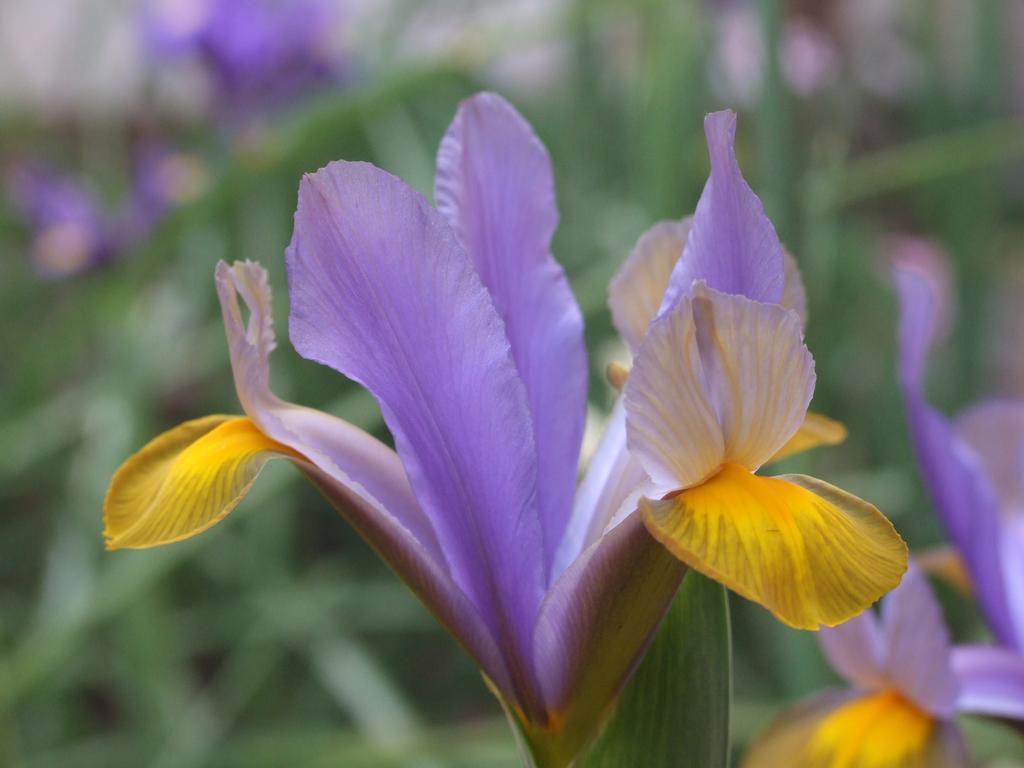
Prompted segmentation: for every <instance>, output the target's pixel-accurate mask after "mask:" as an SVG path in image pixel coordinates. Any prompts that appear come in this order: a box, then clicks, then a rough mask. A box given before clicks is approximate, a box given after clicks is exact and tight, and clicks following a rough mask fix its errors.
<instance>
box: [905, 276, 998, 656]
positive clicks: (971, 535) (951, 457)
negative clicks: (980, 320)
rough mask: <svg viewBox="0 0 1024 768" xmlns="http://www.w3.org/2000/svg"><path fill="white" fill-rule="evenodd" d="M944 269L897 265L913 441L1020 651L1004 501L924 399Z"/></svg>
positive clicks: (950, 525) (952, 530)
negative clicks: (1005, 549)
mask: <svg viewBox="0 0 1024 768" xmlns="http://www.w3.org/2000/svg"><path fill="white" fill-rule="evenodd" d="M937 269H938V266H937V265H936V264H934V263H932V262H925V261H922V260H920V259H916V260H914V261H909V260H904V261H900V262H897V263H896V265H895V266H894V270H893V273H894V278H895V282H896V288H897V292H898V295H899V300H900V329H899V331H900V332H899V341H900V366H899V373H900V384H901V387H902V389H903V399H904V403H905V406H906V409H907V417H908V421H909V424H910V435H911V440H912V442H913V444H914V450H915V452H916V454H917V460H918V465H919V467H920V470H921V476H922V478H923V480H924V484H925V487H926V489H927V491H928V493H929V495H930V496H931V499H932V503H933V504H934V505H935V508H936V510H937V511H938V513H939V517H940V519H941V521H942V523H943V525H944V527H945V528H946V531H947V533H948V534H949V537H950V538H951V539H952V541H953V543H954V545H955V546H956V548H957V550H958V551H959V552H960V554H961V556H962V557H963V559H964V563H965V565H966V566H967V569H968V571H969V573H970V575H971V580H972V581H973V583H974V586H975V590H976V592H977V595H978V600H979V602H980V604H981V606H982V609H983V610H984V613H985V616H986V618H987V619H988V622H989V625H990V627H991V628H992V631H993V632H994V633H995V635H996V637H997V638H998V639H999V641H1000V642H1002V643H1004V644H1006V645H1010V646H1016V644H1017V636H1016V635H1017V633H1016V630H1015V627H1014V624H1013V620H1012V613H1011V611H1010V610H1009V605H1008V599H1007V592H1006V588H1005V584H1004V576H1003V572H1002V568H1001V545H1000V519H999V518H1000V512H999V501H998V498H997V497H996V494H995V492H994V490H993V488H992V484H991V482H990V480H989V479H988V477H987V476H986V473H985V471H984V468H983V467H982V465H981V463H980V461H979V459H978V456H977V454H976V453H975V452H974V451H973V450H971V448H970V447H969V446H968V445H967V444H966V443H964V441H963V440H961V439H960V437H959V436H958V435H957V434H956V432H955V431H954V429H953V428H952V427H951V425H950V423H949V421H948V420H947V419H946V418H945V417H944V416H943V415H942V414H940V413H939V412H938V411H936V410H935V409H934V408H932V407H931V406H930V405H929V404H928V402H927V401H926V400H925V396H924V392H923V376H924V370H925V365H926V362H927V357H928V352H929V349H930V348H931V345H932V343H933V342H934V339H935V335H936V329H937V326H938V323H939V319H940V317H941V316H942V314H943V303H942V298H943V297H942V290H941V286H942V284H943V281H942V279H941V277H940V276H939V275H938V274H936V270H937Z"/></svg>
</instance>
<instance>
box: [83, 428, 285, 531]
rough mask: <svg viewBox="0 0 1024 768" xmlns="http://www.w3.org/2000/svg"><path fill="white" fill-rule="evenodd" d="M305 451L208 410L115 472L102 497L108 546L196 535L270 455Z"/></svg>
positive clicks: (224, 510) (228, 506) (231, 504)
mask: <svg viewBox="0 0 1024 768" xmlns="http://www.w3.org/2000/svg"><path fill="white" fill-rule="evenodd" d="M282 456H284V457H290V458H296V459H301V458H302V457H301V456H300V455H299V454H297V453H296V452H295V451H293V450H291V449H290V448H288V447H286V446H284V445H281V444H280V443H278V442H275V441H274V440H271V439H270V438H269V437H267V436H266V435H264V434H263V433H262V432H260V431H259V429H257V428H256V425H255V424H253V423H252V422H251V421H250V420H249V419H247V418H243V417H239V416H207V417H205V418H201V419H195V420H193V421H187V422H185V423H184V424H180V425H178V426H177V427H175V428H174V429H171V430H169V431H167V432H164V433H163V434H162V435H160V436H159V437H156V438H155V439H153V440H151V441H150V442H149V443H148V444H147V445H146V446H145V447H144V448H143V449H142V450H140V451H139V452H138V453H136V454H135V455H134V456H132V457H131V458H129V459H128V460H127V461H126V462H125V463H124V464H122V465H121V468H120V469H118V471H117V473H116V474H115V475H114V479H113V480H111V482H110V489H109V490H108V491H107V497H106V500H105V501H104V504H103V520H104V531H103V536H104V538H105V539H106V544H107V549H121V548H125V547H127V548H133V549H141V548H146V547H154V546H157V545H160V544H169V543H171V542H174V541H181V540H182V539H187V538H189V537H190V536H194V535H195V534H197V533H200V532H201V531H205V530H206V529H207V528H209V527H211V526H213V525H214V524H216V523H218V522H220V521H221V520H223V519H224V518H225V517H226V516H227V515H228V513H229V512H231V510H232V509H234V508H235V506H236V505H237V504H238V502H239V501H241V500H242V497H244V496H245V494H246V493H248V491H249V488H250V487H251V486H252V484H253V482H254V481H255V480H256V476H257V475H258V474H259V473H260V470H261V469H263V466H264V464H266V463H267V461H269V460H270V459H272V458H275V457H282Z"/></svg>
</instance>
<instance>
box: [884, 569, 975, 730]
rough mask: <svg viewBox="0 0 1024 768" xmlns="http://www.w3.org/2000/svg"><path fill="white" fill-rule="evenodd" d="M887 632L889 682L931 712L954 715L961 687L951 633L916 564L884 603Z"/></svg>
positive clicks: (886, 597)
mask: <svg viewBox="0 0 1024 768" xmlns="http://www.w3.org/2000/svg"><path fill="white" fill-rule="evenodd" d="M882 633H883V635H884V637H885V647H886V668H887V670H888V674H889V677H890V679H892V680H894V681H896V682H897V684H898V687H899V689H900V691H902V692H903V694H904V695H905V696H906V697H907V698H909V699H910V700H911V701H913V702H914V703H916V704H917V705H918V706H919V707H921V708H922V709H924V710H925V711H926V712H931V713H932V714H934V715H937V716H939V717H942V718H949V717H952V716H953V713H954V711H955V706H956V698H957V694H958V692H959V683H958V682H957V679H956V677H955V675H954V674H953V670H952V668H951V667H950V659H949V653H950V641H949V629H948V628H947V627H946V623H945V621H944V620H943V618H942V609H941V608H940V607H939V603H938V601H937V600H936V599H935V595H934V593H933V592H932V590H931V587H930V586H929V585H928V580H927V579H926V578H925V576H924V574H923V573H921V571H920V570H918V568H917V567H915V566H914V565H913V564H911V566H910V568H908V569H907V572H906V574H905V575H904V576H903V581H902V583H901V584H900V585H899V587H897V588H896V589H894V590H893V591H892V592H890V593H889V594H888V595H886V596H885V598H883V600H882Z"/></svg>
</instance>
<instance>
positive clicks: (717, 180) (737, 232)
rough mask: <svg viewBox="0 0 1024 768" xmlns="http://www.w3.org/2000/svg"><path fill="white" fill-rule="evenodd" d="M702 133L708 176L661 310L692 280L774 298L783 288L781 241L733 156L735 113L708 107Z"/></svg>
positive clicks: (758, 298) (776, 300)
mask: <svg viewBox="0 0 1024 768" xmlns="http://www.w3.org/2000/svg"><path fill="white" fill-rule="evenodd" d="M704 133H705V135H706V136H707V140H708V152H709V154H710V156H711V176H710V177H709V178H708V181H707V184H706V185H705V187H704V192H703V193H702V194H701V196H700V200H699V201H698V202H697V210H696V212H695V213H694V215H693V228H692V229H691V230H690V236H689V238H687V241H686V247H685V248H684V249H683V256H682V258H681V259H680V260H679V262H678V263H677V264H676V267H675V269H674V270H673V272H672V277H671V279H670V281H669V287H668V290H667V291H666V293H665V300H664V301H663V303H662V305H661V311H662V312H664V311H665V310H666V309H668V308H669V307H671V306H672V305H673V304H674V303H675V302H676V300H677V299H678V298H679V296H680V295H682V294H685V293H688V292H689V291H690V288H691V286H692V285H693V282H694V280H704V281H705V282H706V283H707V284H708V286H709V287H710V288H714V289H715V290H717V291H721V292H722V293H735V294H739V295H741V296H746V297H747V298H749V299H754V300H755V301H763V302H766V303H769V304H778V303H779V302H780V301H781V300H782V296H783V291H784V288H785V264H784V261H783V256H782V244H781V243H780V242H779V237H778V235H777V234H775V227H774V226H772V223H771V221H770V220H769V219H768V216H767V215H765V212H764V206H763V205H762V204H761V201H760V200H759V199H758V197H757V195H755V194H754V191H753V190H752V189H751V188H750V185H749V184H747V182H746V179H744V178H743V174H742V173H741V172H740V166H739V163H738V162H737V161H736V152H735V148H734V146H733V145H734V143H735V140H736V113H734V112H731V111H725V112H713V113H711V114H710V115H708V116H707V117H705V118H704Z"/></svg>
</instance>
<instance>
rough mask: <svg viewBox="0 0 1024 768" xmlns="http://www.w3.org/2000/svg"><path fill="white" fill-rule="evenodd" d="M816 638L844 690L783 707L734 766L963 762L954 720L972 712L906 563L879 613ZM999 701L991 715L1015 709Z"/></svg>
mask: <svg viewBox="0 0 1024 768" xmlns="http://www.w3.org/2000/svg"><path fill="white" fill-rule="evenodd" d="M819 642H820V644H821V648H822V650H823V651H824V653H825V657H826V658H827V659H828V662H829V664H830V665H831V666H832V669H834V670H835V671H836V672H837V673H838V674H839V675H840V676H841V677H842V678H843V679H844V680H846V682H847V683H849V685H850V686H851V688H852V690H830V691H825V692H823V693H819V694H817V695H815V696H812V697H811V698H809V699H807V700H805V701H803V702H801V703H799V704H797V705H796V706H795V707H793V708H792V709H791V710H789V711H788V712H785V713H783V714H782V715H781V716H780V717H779V718H778V719H776V721H775V722H774V723H773V724H772V725H771V726H769V728H768V729H767V730H766V731H765V732H764V733H763V734H762V735H761V736H759V737H758V738H757V739H756V740H755V742H754V743H753V744H752V745H751V746H750V748H749V749H748V751H747V754H746V755H745V757H744V760H743V768H970V766H971V765H972V763H971V760H970V757H969V756H968V754H967V750H966V748H965V746H964V742H963V737H962V735H961V733H960V730H959V728H958V727H957V725H956V721H955V717H956V714H957V713H958V712H977V711H979V710H978V707H977V704H978V702H977V700H976V699H975V698H974V696H973V695H972V693H971V690H970V686H968V685H964V684H963V681H962V679H961V678H960V676H959V674H958V672H959V670H958V666H959V664H958V663H957V654H958V653H959V652H960V649H958V648H952V647H951V646H950V641H949V630H948V629H947V627H946V624H945V622H944V621H943V620H942V612H941V610H940V609H939V605H938V603H937V602H936V600H935V596H934V595H933V594H932V591H931V589H930V588H929V586H928V581H927V579H926V578H925V577H924V575H923V574H922V573H921V571H920V570H918V569H917V568H916V567H914V566H912V567H911V569H910V570H909V571H908V572H907V575H906V576H905V577H904V579H903V583H902V584H900V586H899V587H898V588H897V589H895V590H894V591H893V592H892V593H890V594H889V595H887V596H886V598H885V599H884V600H883V601H882V611H881V615H880V616H876V615H875V614H874V613H872V612H871V611H866V612H865V613H862V614H861V615H860V616H858V617H856V618H855V619H852V620H851V621H848V622H846V623H845V624H843V625H841V626H839V627H835V628H833V629H826V630H823V631H822V632H821V634H820V635H819ZM1004 704H1005V705H1007V706H1004V707H1003V708H1002V709H1001V710H1000V711H998V714H1002V715H1004V716H1015V714H1014V713H1015V712H1018V713H1019V706H1020V702H1018V705H1017V707H1016V708H1015V707H1013V706H1012V705H1010V702H1009V700H1005V701H1004ZM988 713H990V714H996V713H997V712H996V711H994V710H991V709H988Z"/></svg>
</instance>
